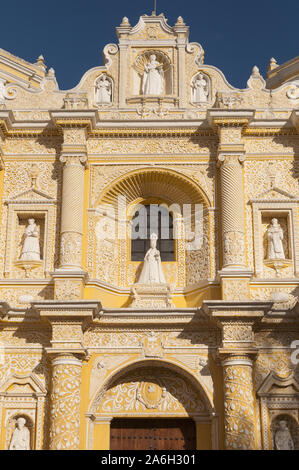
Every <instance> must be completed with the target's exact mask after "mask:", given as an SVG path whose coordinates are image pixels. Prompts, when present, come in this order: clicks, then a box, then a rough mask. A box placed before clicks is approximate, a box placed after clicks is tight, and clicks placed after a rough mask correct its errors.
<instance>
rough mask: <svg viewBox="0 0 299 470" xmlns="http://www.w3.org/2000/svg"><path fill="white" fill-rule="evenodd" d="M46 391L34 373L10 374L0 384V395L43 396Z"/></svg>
mask: <svg viewBox="0 0 299 470" xmlns="http://www.w3.org/2000/svg"><path fill="white" fill-rule="evenodd" d="M46 393H47V392H46V390H45V388H44V386H43V384H42V383H41V381H40V380H39V379H38V378H37V377H36V376H35V375H34V374H28V375H18V374H12V375H11V376H10V377H9V378H8V379H7V380H5V381H4V382H3V383H2V384H1V385H0V396H1V395H3V394H5V395H19V394H24V395H33V394H34V395H37V396H45V395H46Z"/></svg>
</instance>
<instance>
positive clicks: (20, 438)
mask: <svg viewBox="0 0 299 470" xmlns="http://www.w3.org/2000/svg"><path fill="white" fill-rule="evenodd" d="M25 423H26V420H25V418H22V417H20V418H18V419H17V422H16V427H15V429H14V432H13V434H12V438H11V442H10V446H9V450H30V431H29V429H28V428H27V427H26V426H25Z"/></svg>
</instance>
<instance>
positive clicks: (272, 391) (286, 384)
mask: <svg viewBox="0 0 299 470" xmlns="http://www.w3.org/2000/svg"><path fill="white" fill-rule="evenodd" d="M257 394H258V395H259V396H267V395H294V394H299V384H298V383H297V381H296V380H295V378H294V377H293V375H292V374H290V375H289V376H288V377H280V376H279V375H277V374H275V372H273V371H272V372H270V373H269V375H268V376H267V377H266V378H265V380H264V382H263V383H262V384H261V386H260V388H259V390H258V391H257Z"/></svg>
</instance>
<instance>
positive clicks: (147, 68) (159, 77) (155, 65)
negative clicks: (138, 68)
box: [142, 54, 164, 95]
mask: <svg viewBox="0 0 299 470" xmlns="http://www.w3.org/2000/svg"><path fill="white" fill-rule="evenodd" d="M163 91H164V72H163V65H162V64H160V63H159V62H158V61H157V60H156V56H155V54H152V55H151V56H150V61H149V63H148V64H145V65H144V73H143V81H142V93H143V94H144V95H162V94H163Z"/></svg>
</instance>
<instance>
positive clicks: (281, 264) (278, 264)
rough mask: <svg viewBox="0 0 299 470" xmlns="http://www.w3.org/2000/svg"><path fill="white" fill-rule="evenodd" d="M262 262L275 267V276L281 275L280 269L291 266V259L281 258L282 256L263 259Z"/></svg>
mask: <svg viewBox="0 0 299 470" xmlns="http://www.w3.org/2000/svg"><path fill="white" fill-rule="evenodd" d="M264 264H265V265H266V266H268V267H269V268H272V269H275V273H276V277H281V276H282V273H281V271H282V269H284V268H287V267H288V266H291V264H292V260H291V259H282V258H273V259H265V260H264Z"/></svg>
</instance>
